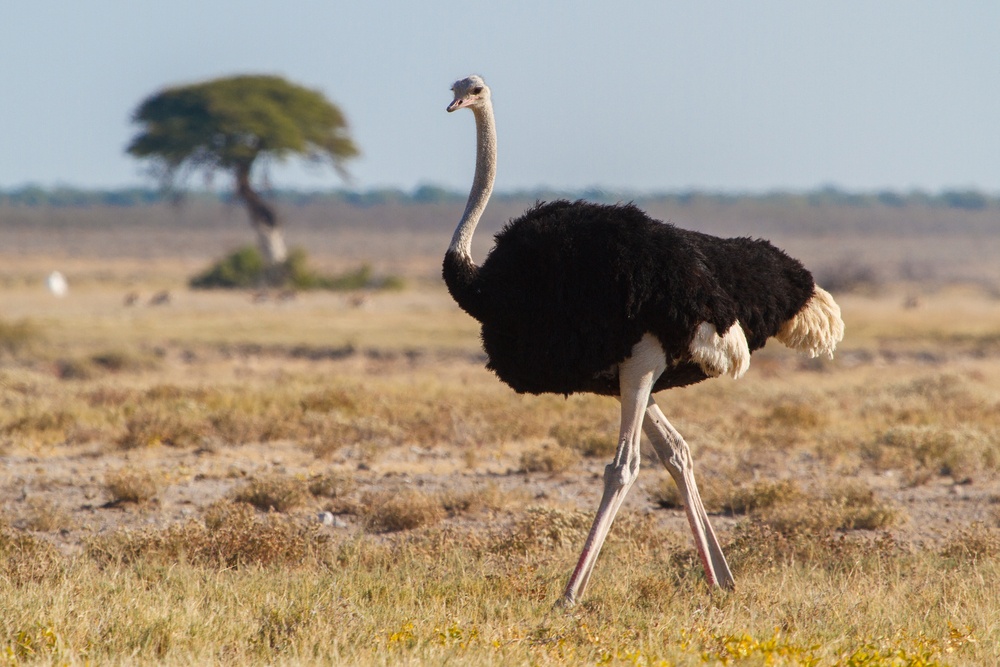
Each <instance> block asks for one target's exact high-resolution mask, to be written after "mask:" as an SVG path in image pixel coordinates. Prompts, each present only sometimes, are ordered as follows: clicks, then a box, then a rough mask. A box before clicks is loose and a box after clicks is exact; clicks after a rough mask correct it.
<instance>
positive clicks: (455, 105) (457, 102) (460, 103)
mask: <svg viewBox="0 0 1000 667" xmlns="http://www.w3.org/2000/svg"><path fill="white" fill-rule="evenodd" d="M467 105H468V102H466V101H465V100H463V99H462V98H460V97H456V98H455V99H454V100H452V101H451V104H449V105H448V113H451V112H452V111H455V110H456V109H461V108H462V107H464V106H467Z"/></svg>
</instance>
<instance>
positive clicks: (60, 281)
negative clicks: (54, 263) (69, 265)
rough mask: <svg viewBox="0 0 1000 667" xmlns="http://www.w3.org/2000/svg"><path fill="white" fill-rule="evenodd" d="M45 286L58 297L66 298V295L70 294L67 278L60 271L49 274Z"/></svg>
mask: <svg viewBox="0 0 1000 667" xmlns="http://www.w3.org/2000/svg"><path fill="white" fill-rule="evenodd" d="M45 286H46V287H47V288H49V291H50V292H52V294H54V295H56V296H66V293H67V292H69V284H68V283H67V282H66V277H65V276H64V275H63V274H61V273H59V272H58V271H53V272H52V273H50V274H49V276H48V278H46V279H45Z"/></svg>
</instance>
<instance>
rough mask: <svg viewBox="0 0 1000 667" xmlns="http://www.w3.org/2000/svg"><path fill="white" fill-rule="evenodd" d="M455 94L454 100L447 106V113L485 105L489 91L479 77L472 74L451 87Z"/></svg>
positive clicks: (488, 98)
mask: <svg viewBox="0 0 1000 667" xmlns="http://www.w3.org/2000/svg"><path fill="white" fill-rule="evenodd" d="M451 90H452V92H453V93H455V99H454V100H452V102H451V104H449V105H448V111H449V112H451V111H455V110H456V109H462V108H464V107H476V106H480V105H483V104H487V103H488V102H489V101H490V89H489V87H488V86H487V85H486V82H485V81H483V78H482V77H481V76H478V75H476V74H473V75H472V76H468V77H466V78H464V79H462V80H461V81H456V82H455V83H454V84H452V86H451Z"/></svg>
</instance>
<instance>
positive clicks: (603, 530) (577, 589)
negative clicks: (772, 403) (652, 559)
mask: <svg viewBox="0 0 1000 667" xmlns="http://www.w3.org/2000/svg"><path fill="white" fill-rule="evenodd" d="M452 91H453V92H454V100H453V101H452V103H451V104H449V105H448V111H449V112H450V111H455V110H457V109H461V108H464V107H468V108H470V109H471V110H472V112H473V114H474V115H475V119H476V134H477V143H476V170H475V177H474V179H473V184H472V190H471V192H470V194H469V200H468V203H467V204H466V207H465V213H464V214H463V216H462V219H461V221H460V222H459V224H458V227H457V228H456V229H455V233H454V236H453V237H452V240H451V245H450V246H449V248H448V251H447V253H446V254H445V257H444V266H443V274H444V279H445V282H446V284H447V286H448V290H449V292H450V293H451V295H452V297H454V299H455V301H456V302H458V305H459V306H460V307H461V308H462V309H463V310H465V311H466V312H467V313H469V314H470V315H471V316H472V317H474V318H475V319H476V320H478V321H479V322H480V324H481V325H482V341H483V347H484V349H485V350H486V353H487V356H488V357H489V362H488V364H487V367H488V368H489V369H491V370H492V371H493V372H494V373H496V375H497V376H498V377H499V378H500V379H501V380H502V381H504V382H505V383H507V384H508V385H510V386H511V387H512V388H513V389H514V390H515V391H517V392H525V393H531V394H541V393H556V394H572V393H575V392H588V393H595V394H603V395H608V396H615V397H618V399H619V400H620V402H621V429H620V432H619V437H618V450H617V453H616V454H615V457H614V460H613V461H612V462H611V464H610V465H608V466H607V467H606V468H605V470H604V494H603V496H602V498H601V503H600V506H599V507H598V510H597V515H596V517H595V519H594V524H593V527H592V528H591V529H590V534H589V535H588V536H587V540H586V543H585V544H584V547H583V553H582V554H581V555H580V559H579V562H578V563H577V566H576V569H574V571H573V574H572V575H571V577H570V579H569V583H568V584H567V586H566V590H565V593H564V594H563V598H562V600H563V602H564V603H565V604H567V605H571V604H573V603H574V602H575V601H576V600H577V598H578V597H579V596H580V595H582V594H583V591H584V589H585V588H586V586H587V582H588V580H589V579H590V575H591V572H592V571H593V568H594V563H595V562H596V560H597V556H598V553H599V552H600V549H601V546H602V544H603V543H604V539H605V537H606V536H607V533H608V531H609V529H610V528H611V523H612V521H613V520H614V517H615V514H616V513H617V511H618V508H619V507H621V504H622V501H623V500H624V499H625V494H626V493H627V492H628V490H629V488H630V487H631V486H632V484H633V483H634V482H635V480H636V477H637V475H638V472H639V440H640V429H642V430H644V431H645V433H646V435H647V436H648V437H649V439H650V440H651V441H652V443H653V446H654V448H655V449H656V452H657V454H658V455H659V457H660V459H661V460H662V461H663V464H664V465H665V466H666V468H667V470H668V471H669V472H670V475H671V476H672V477H673V479H674V481H675V482H676V483H677V486H678V488H679V490H680V494H681V497H682V500H683V503H684V507H685V509H686V512H687V517H688V521H689V522H690V524H691V529H692V531H693V533H694V538H695V546H696V548H697V550H698V554H699V556H700V557H701V560H702V563H703V565H704V567H705V573H706V575H707V577H708V581H709V582H710V584H712V585H718V586H722V587H724V588H731V587H732V586H733V575H732V573H731V572H730V570H729V566H728V564H727V563H726V559H725V556H724V555H723V553H722V549H721V547H720V546H719V541H718V539H717V538H716V536H715V532H714V531H713V529H712V526H711V524H710V523H709V520H708V514H707V513H706V512H705V508H704V506H703V505H702V502H701V498H700V496H699V494H698V486H697V484H696V483H695V478H694V469H693V465H692V461H691V454H690V450H689V448H688V445H687V443H686V442H685V441H684V439H683V438H682V437H681V435H680V434H679V433H678V432H677V431H676V430H675V429H674V427H673V426H671V424H670V423H669V422H668V421H667V419H666V417H665V416H664V415H663V413H662V412H661V411H660V409H659V407H658V406H657V405H656V403H655V402H654V401H653V399H652V397H651V393H653V392H657V391H660V390H662V389H666V388H668V387H681V386H685V385H690V384H694V383H696V382H700V381H702V380H704V379H706V378H710V377H716V376H719V375H728V376H730V377H733V378H739V377H740V376H741V375H743V374H744V373H745V372H746V371H747V368H748V367H749V364H750V352H751V351H752V350H756V349H758V348H761V347H763V346H764V344H765V342H766V341H767V339H768V338H769V337H772V336H773V337H775V338H777V339H778V340H779V341H781V342H782V343H784V344H785V345H787V346H789V347H792V348H794V349H797V350H801V351H804V352H807V353H809V354H810V355H812V356H817V355H819V354H827V355H831V356H832V354H833V350H834V348H835V347H836V345H837V343H838V342H839V341H840V340H842V339H843V334H844V323H843V320H842V319H841V317H840V308H839V307H838V306H837V304H836V303H835V302H834V300H833V298H832V297H831V296H830V295H829V294H828V293H827V292H826V291H824V290H823V289H821V288H819V287H818V286H816V285H815V283H814V282H813V278H812V275H811V274H810V273H809V272H808V271H807V270H806V269H805V268H804V267H803V266H802V264H800V263H799V262H798V261H796V260H794V259H792V258H790V257H789V256H788V255H786V254H785V253H783V252H782V251H781V250H778V249H777V248H775V247H774V246H772V245H771V244H770V243H768V242H767V241H762V240H752V239H749V238H734V239H720V238H716V237H714V236H709V235H707V234H701V233H698V232H692V231H687V230H683V229H678V228H677V227H674V226H673V225H670V224H665V223H662V222H658V221H656V220H653V219H651V218H650V217H649V216H647V215H646V214H645V213H643V212H642V211H641V210H639V209H638V208H637V207H635V206H634V205H632V204H626V205H617V206H605V205H598V204H592V203H586V202H582V201H578V202H568V201H554V202H550V203H540V204H536V205H535V206H534V207H533V208H531V209H530V210H528V211H527V212H526V213H525V214H524V215H523V216H521V217H520V218H517V219H515V220H512V221H510V222H509V223H507V225H506V226H505V227H504V228H503V230H502V231H501V232H500V233H499V234H497V235H496V244H495V246H494V248H493V250H491V251H490V253H489V255H488V257H487V258H486V260H485V261H484V262H483V264H482V265H480V266H477V265H476V264H475V263H474V262H473V261H472V256H471V246H472V234H473V231H474V230H475V228H476V225H477V224H478V222H479V219H480V216H481V215H482V213H483V211H484V210H485V208H486V204H487V202H488V201H489V198H490V193H491V192H492V190H493V181H494V177H495V175H496V154H497V139H496V129H495V124H494V118H493V107H492V102H491V93H490V89H489V88H488V87H487V86H486V83H485V82H484V81H483V79H482V78H481V77H479V76H475V75H473V76H470V77H468V78H465V79H462V80H461V81H457V82H456V83H455V84H454V85H453V86H452Z"/></svg>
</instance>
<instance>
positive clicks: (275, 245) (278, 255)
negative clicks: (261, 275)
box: [236, 164, 288, 269]
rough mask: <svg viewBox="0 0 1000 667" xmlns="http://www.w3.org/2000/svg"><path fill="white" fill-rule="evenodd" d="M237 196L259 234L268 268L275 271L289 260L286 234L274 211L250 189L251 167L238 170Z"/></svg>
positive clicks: (262, 253)
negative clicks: (276, 267)
mask: <svg viewBox="0 0 1000 667" xmlns="http://www.w3.org/2000/svg"><path fill="white" fill-rule="evenodd" d="M236 194H237V196H239V198H240V199H242V200H243V203H244V204H245V205H246V207H247V213H248V214H249V215H250V225H251V226H252V227H253V229H254V231H255V232H257V245H258V247H259V248H260V252H261V255H263V257H264V261H265V262H266V263H267V265H268V267H269V268H271V269H273V268H274V267H275V266H276V265H277V264H281V263H282V262H284V261H285V260H286V259H287V258H288V249H287V248H286V247H285V234H284V230H283V229H282V228H281V223H280V222H279V221H278V216H277V214H276V213H275V211H274V209H273V208H271V206H270V205H269V204H268V203H267V202H265V201H264V199H263V198H262V197H261V196H260V195H259V194H257V192H256V191H254V189H253V188H252V187H250V165H249V164H248V165H240V166H238V167H237V168H236Z"/></svg>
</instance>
